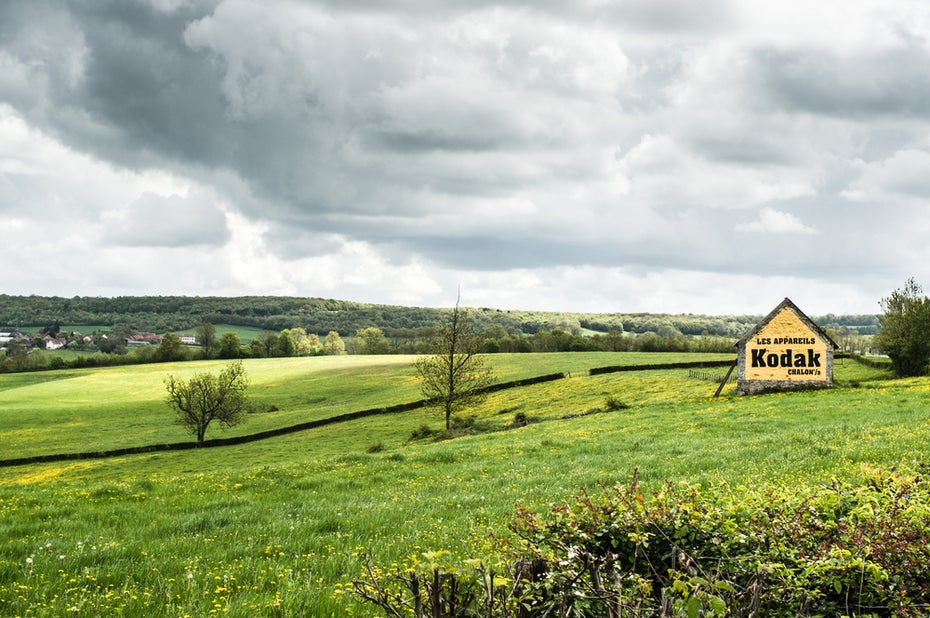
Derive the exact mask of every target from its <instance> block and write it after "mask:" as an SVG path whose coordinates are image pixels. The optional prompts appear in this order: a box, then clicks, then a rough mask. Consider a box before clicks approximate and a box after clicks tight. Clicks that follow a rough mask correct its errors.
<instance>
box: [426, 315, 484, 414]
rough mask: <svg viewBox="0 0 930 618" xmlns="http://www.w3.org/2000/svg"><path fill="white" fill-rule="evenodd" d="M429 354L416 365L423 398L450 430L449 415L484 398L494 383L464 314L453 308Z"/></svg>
mask: <svg viewBox="0 0 930 618" xmlns="http://www.w3.org/2000/svg"><path fill="white" fill-rule="evenodd" d="M431 348H432V352H433V353H432V354H430V355H428V356H421V357H420V358H418V359H417V361H416V368H417V374H418V375H419V376H420V379H421V380H422V383H421V385H420V390H421V392H422V393H423V396H424V397H425V398H426V399H427V400H428V401H429V402H430V403H431V404H433V405H435V406H437V407H441V408H442V410H443V412H444V413H445V416H446V429H447V430H448V429H450V428H451V426H452V415H453V414H455V413H456V412H458V411H459V410H461V409H463V408H466V407H469V406H472V405H475V404H477V403H478V402H479V401H480V400H481V399H483V398H484V396H485V394H486V391H487V387H488V386H490V385H491V383H492V382H493V380H494V376H493V373H492V371H491V369H490V368H489V367H488V366H487V365H486V364H485V362H484V359H483V358H482V357H481V356H480V354H479V352H480V350H481V339H480V337H478V335H477V334H476V333H475V332H474V330H473V329H472V326H471V323H470V322H469V320H468V315H467V313H466V311H465V310H464V309H462V308H460V307H459V299H458V298H456V301H455V307H454V308H453V309H452V312H451V313H450V314H449V319H448V321H447V322H446V323H445V324H443V325H442V326H441V327H440V328H439V329H438V331H437V334H436V336H435V337H434V338H433V340H432V342H431Z"/></svg>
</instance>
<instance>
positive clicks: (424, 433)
mask: <svg viewBox="0 0 930 618" xmlns="http://www.w3.org/2000/svg"><path fill="white" fill-rule="evenodd" d="M434 435H436V432H435V431H434V430H433V429H431V428H430V426H429V425H426V424H423V425H420V426H419V427H417V428H416V429H414V430H413V431H412V432H411V433H410V439H411V440H423V439H424V438H432V437H433V436H434Z"/></svg>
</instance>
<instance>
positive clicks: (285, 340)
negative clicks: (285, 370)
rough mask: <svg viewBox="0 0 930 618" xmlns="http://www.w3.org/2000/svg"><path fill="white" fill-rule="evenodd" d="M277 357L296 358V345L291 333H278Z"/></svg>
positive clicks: (284, 331)
mask: <svg viewBox="0 0 930 618" xmlns="http://www.w3.org/2000/svg"><path fill="white" fill-rule="evenodd" d="M277 356H297V345H296V344H295V343H294V337H293V335H291V331H289V330H282V331H281V332H280V333H278V341H277Z"/></svg>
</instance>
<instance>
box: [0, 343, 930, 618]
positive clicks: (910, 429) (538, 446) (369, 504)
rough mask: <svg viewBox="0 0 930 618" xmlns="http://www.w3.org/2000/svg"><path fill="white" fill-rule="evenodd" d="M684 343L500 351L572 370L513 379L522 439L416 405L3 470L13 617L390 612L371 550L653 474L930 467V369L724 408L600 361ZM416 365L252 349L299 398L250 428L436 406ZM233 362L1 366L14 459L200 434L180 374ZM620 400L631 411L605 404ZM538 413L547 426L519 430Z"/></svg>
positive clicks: (2, 424) (671, 379) (468, 535)
mask: <svg viewBox="0 0 930 618" xmlns="http://www.w3.org/2000/svg"><path fill="white" fill-rule="evenodd" d="M683 356H684V355H657V354H641V355H635V354H605V353H592V354H545V355H514V356H508V355H500V356H494V357H491V360H492V361H493V363H494V366H495V368H496V370H497V375H498V379H500V380H502V381H503V380H512V379H518V378H524V377H532V376H537V375H544V374H548V373H553V372H557V371H561V372H569V373H571V377H569V378H567V379H564V380H559V381H556V382H549V383H544V384H538V385H533V386H525V387H521V388H517V389H511V390H506V391H500V392H497V393H494V394H492V395H491V396H490V397H489V398H488V399H487V401H486V402H485V403H484V404H483V405H482V406H481V407H480V408H478V409H476V410H475V412H474V414H475V416H476V417H477V418H478V420H479V421H480V422H481V423H482V424H484V425H486V426H487V427H488V428H491V429H497V430H500V431H494V432H489V433H481V434H477V435H470V436H464V437H459V438H456V439H453V440H447V441H443V442H433V441H430V440H417V441H411V440H410V436H411V433H412V432H413V431H414V430H416V429H418V428H419V427H421V426H422V425H423V424H425V423H426V424H429V425H430V426H432V427H433V428H439V427H440V426H441V424H442V421H441V419H440V418H439V417H438V415H435V414H432V413H430V412H427V411H425V410H415V411H411V412H405V413H399V414H391V415H383V416H377V417H372V418H366V419H359V420H356V421H351V422H346V423H341V424H337V425H330V426H327V427H321V428H319V429H315V430H310V431H306V432H300V433H295V434H291V435H287V436H282V437H279V438H275V439H271V440H266V441H262V442H255V443H250V444H245V445H240V446H234V447H223V448H216V449H204V450H201V451H180V452H164V453H153V454H145V455H134V456H127V457H120V458H112V459H103V460H90V461H76V462H65V463H57V464H42V465H30V466H19V467H12V468H4V469H0V614H2V615H12V616H17V615H19V616H59V615H88V616H91V615H107V614H109V615H115V614H118V615H129V616H136V615H138V616H182V615H192V616H203V615H214V614H216V615H233V616H255V615H267V616H331V615H335V616H358V615H368V614H373V610H372V609H371V608H368V607H362V606H358V605H354V604H353V599H351V598H350V597H347V596H345V595H341V594H339V592H338V591H339V585H340V584H344V583H346V582H348V581H349V580H351V579H352V578H353V577H355V576H357V575H358V574H359V573H360V555H361V553H363V552H370V553H371V554H372V556H373V558H374V560H375V561H376V562H377V563H379V564H390V563H391V562H392V561H404V560H410V559H411V557H414V558H417V557H419V558H420V559H422V556H423V554H424V553H426V552H430V551H435V550H446V551H449V552H450V555H451V556H453V557H461V558H464V557H470V556H474V557H479V558H480V557H485V556H488V555H490V551H489V534H490V532H492V531H494V532H497V533H501V532H505V531H506V522H507V521H508V519H509V517H510V516H511V515H512V513H513V512H514V510H515V507H516V505H517V504H518V503H522V504H524V505H525V506H527V507H529V508H531V509H540V510H545V509H546V508H548V506H549V505H550V504H552V503H554V502H558V501H560V500H562V499H564V498H566V497H567V496H569V495H571V494H574V493H576V492H577V490H578V489H579V488H581V487H586V488H589V489H593V488H595V486H596V485H597V484H598V483H607V484H612V483H617V482H624V481H625V480H628V479H629V478H630V476H631V474H632V473H633V471H634V470H638V473H639V478H640V480H641V481H643V482H645V483H651V484H654V485H658V484H659V483H661V482H663V481H665V480H671V481H673V482H688V483H699V484H701V485H703V486H721V485H725V486H727V487H730V488H732V490H733V491H738V490H739V489H738V488H739V487H740V485H750V484H751V485H759V484H764V483H772V484H780V485H785V484H787V485H793V484H804V483H816V482H819V481H821V480H825V479H829V478H830V477H831V476H836V477H841V478H853V477H856V476H857V475H858V474H860V470H861V467H862V466H863V465H868V466H877V467H889V468H890V467H893V466H896V465H898V464H901V463H905V464H908V465H918V464H920V463H922V457H923V453H924V451H925V445H926V443H927V441H928V439H930V414H928V413H927V412H926V400H927V397H928V395H930V382H928V381H927V380H926V379H909V380H890V379H889V376H888V374H887V373H886V372H885V371H884V370H881V369H873V368H868V367H865V366H863V365H860V364H858V363H856V362H854V361H851V360H844V361H838V362H837V366H836V379H837V388H835V389H833V390H830V391H821V392H804V393H791V394H776V395H765V396H757V397H748V398H741V397H736V396H735V395H734V393H733V391H734V386H733V384H732V383H731V384H730V385H728V386H727V388H726V389H725V390H724V393H723V395H722V397H721V398H719V399H711V397H710V396H711V395H712V394H713V391H714V390H715V388H716V384H714V383H713V382H709V381H704V380H695V379H690V378H689V377H688V370H687V369H683V370H682V369H679V370H661V371H660V370H650V371H641V372H631V373H612V374H604V375H598V376H589V375H587V374H586V370H587V369H590V368H593V367H601V366H608V365H620V364H653V363H659V362H676V361H681V360H694V358H683ZM696 358H697V359H702V358H703V359H706V360H711V359H713V358H726V357H725V356H711V355H704V356H697V357H696ZM411 361H412V357H406V358H404V357H360V356H353V357H348V356H346V357H335V358H334V357H326V358H309V359H267V360H253V361H249V362H248V363H247V365H246V368H247V370H248V372H249V375H250V376H251V378H252V382H253V387H252V394H253V396H254V398H255V399H256V400H257V401H259V402H261V403H263V404H264V405H265V406H266V407H270V406H272V405H273V406H276V407H277V408H278V411H276V412H269V413H263V414H255V415H252V416H251V417H250V418H249V419H248V421H247V423H246V424H244V425H243V426H241V427H239V428H237V431H240V432H243V433H251V432H254V431H259V430H261V429H263V428H268V427H272V426H279V425H276V424H287V423H293V422H300V421H302V420H306V419H307V418H316V417H317V416H318V417H320V418H323V417H327V416H332V415H334V414H338V413H341V412H347V411H353V410H360V409H367V408H371V407H377V406H384V405H392V404H396V403H403V402H406V401H412V400H415V399H417V398H418V397H419V393H418V385H417V383H416V380H415V378H414V373H413V369H412V367H411ZM222 366H223V363H221V362H212V361H211V362H204V363H186V364H178V365H157V366H152V365H148V366H134V367H127V368H106V369H97V370H81V371H67V372H48V373H42V374H15V375H4V376H0V414H2V421H0V450H2V452H0V458H6V457H10V456H21V455H24V454H28V453H32V454H45V453H50V452H73V451H80V450H96V449H102V448H118V447H122V446H130V445H133V444H136V443H141V444H146V443H150V442H168V441H176V440H184V439H185V435H184V434H183V433H182V432H181V430H180V428H178V427H176V426H174V425H172V424H171V422H170V420H171V416H170V413H169V412H168V411H167V408H166V406H165V405H164V403H163V402H162V398H163V395H164V388H163V384H162V382H163V379H164V376H165V375H167V374H168V373H174V374H176V375H180V376H185V377H186V376H189V375H190V374H191V373H193V372H194V371H204V370H208V371H217V370H218V369H219V368H221V367H222ZM709 371H710V372H713V373H723V372H724V371H725V369H720V368H714V369H710V370H709ZM608 396H609V397H611V398H614V399H616V400H619V401H622V402H623V403H624V404H626V405H628V406H629V407H628V408H627V409H623V410H616V411H613V412H609V411H606V410H605V407H606V406H605V400H606V398H607V397H608ZM518 413H523V414H525V415H526V416H528V417H529V418H530V419H531V420H535V421H538V422H534V423H531V424H529V425H527V426H525V427H520V428H516V429H507V427H508V426H509V425H510V423H511V422H512V420H513V419H514V416H515V415H516V414H518ZM315 415H317V416H315ZM505 429H507V430H505ZM227 433H229V434H231V433H232V432H227ZM211 434H212V435H224V434H222V433H221V432H217V431H216V430H213V429H211V432H210V433H208V437H210V436H211ZM69 612H70V614H69Z"/></svg>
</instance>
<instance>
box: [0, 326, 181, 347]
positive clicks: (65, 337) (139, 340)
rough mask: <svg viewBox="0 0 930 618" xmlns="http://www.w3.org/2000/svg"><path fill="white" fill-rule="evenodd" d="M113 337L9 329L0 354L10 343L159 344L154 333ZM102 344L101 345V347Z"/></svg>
mask: <svg viewBox="0 0 930 618" xmlns="http://www.w3.org/2000/svg"><path fill="white" fill-rule="evenodd" d="M114 337H117V336H116V335H113V334H112V333H98V332H93V333H90V334H84V333H81V332H78V331H71V332H69V333H63V332H59V333H57V335H56V336H53V335H50V334H48V333H28V332H23V331H20V330H16V329H13V330H10V331H4V332H0V352H2V351H6V349H7V347H8V346H9V344H10V343H11V342H17V343H19V344H20V345H22V346H23V347H26V348H39V349H43V350H50V351H51V350H61V349H63V348H74V349H78V350H86V349H88V348H90V349H100V348H108V347H109V348H112V347H117V346H119V345H120V344H122V345H124V346H126V347H127V348H138V347H144V346H150V345H155V346H157V345H159V344H160V343H161V341H162V336H161V335H156V334H155V333H146V332H137V333H133V334H131V335H129V336H128V337H121V338H119V339H118V340H117V341H113V340H112V339H113V338H114ZM179 337H180V339H181V343H183V344H184V345H199V344H198V342H197V337H196V335H193V334H190V333H185V334H183V335H179ZM101 344H103V345H101Z"/></svg>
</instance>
